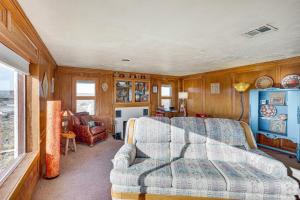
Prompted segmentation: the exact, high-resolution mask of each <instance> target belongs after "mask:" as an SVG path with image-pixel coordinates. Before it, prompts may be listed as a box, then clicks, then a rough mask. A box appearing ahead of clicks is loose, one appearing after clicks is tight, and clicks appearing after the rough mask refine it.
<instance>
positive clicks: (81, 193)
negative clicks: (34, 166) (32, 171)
mask: <svg viewBox="0 0 300 200" xmlns="http://www.w3.org/2000/svg"><path fill="white" fill-rule="evenodd" d="M122 144H123V142H122V141H119V140H114V139H113V138H112V137H110V138H108V139H107V140H106V141H104V142H100V143H97V144H96V145H95V146H94V147H89V146H86V145H83V144H77V152H71V151H69V152H68V155H67V156H63V155H62V157H61V173H60V176H59V177H57V178H55V179H52V180H46V179H40V181H39V182H38V185H37V187H36V190H35V192H34V194H33V199H34V200H65V199H66V200H68V199H70V200H98V199H99V200H109V199H111V195H110V187H111V185H110V181H109V173H110V170H111V169H112V163H111V159H112V158H113V156H114V155H115V153H116V152H117V151H118V149H119V148H120V147H121V146H122Z"/></svg>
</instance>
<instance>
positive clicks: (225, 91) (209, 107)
mask: <svg viewBox="0 0 300 200" xmlns="http://www.w3.org/2000/svg"><path fill="white" fill-rule="evenodd" d="M203 79H204V108H205V113H210V115H213V116H219V117H230V114H231V112H232V101H231V77H230V74H226V75H225V76H224V75H222V74H220V75H219V74H216V75H208V76H205V77H203ZM220 80H222V83H221V84H220V94H211V93H210V87H211V83H219V82H220ZM224 102H226V105H224Z"/></svg>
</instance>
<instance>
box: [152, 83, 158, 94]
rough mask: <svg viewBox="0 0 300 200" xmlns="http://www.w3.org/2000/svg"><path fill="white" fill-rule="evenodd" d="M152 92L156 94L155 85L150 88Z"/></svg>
mask: <svg viewBox="0 0 300 200" xmlns="http://www.w3.org/2000/svg"><path fill="white" fill-rule="evenodd" d="M152 92H153V93H157V85H153V87H152Z"/></svg>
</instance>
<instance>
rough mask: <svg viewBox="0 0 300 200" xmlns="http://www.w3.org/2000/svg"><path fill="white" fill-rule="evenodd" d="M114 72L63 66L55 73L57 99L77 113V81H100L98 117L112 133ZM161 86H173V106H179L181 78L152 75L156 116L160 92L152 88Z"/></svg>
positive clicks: (153, 106)
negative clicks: (104, 85)
mask: <svg viewBox="0 0 300 200" xmlns="http://www.w3.org/2000/svg"><path fill="white" fill-rule="evenodd" d="M113 73H114V72H113V71H109V70H100V69H87V68H78V67H68V66H61V67H58V68H57V70H56V73H55V99H58V100H61V101H62V108H63V109H69V110H71V111H72V112H75V107H76V106H75V82H76V80H83V79H89V78H90V79H95V80H97V81H98V87H97V92H98V96H99V97H97V99H96V115H97V117H99V118H101V119H102V120H103V121H104V122H105V124H106V125H107V128H108V130H109V131H110V132H111V131H112V129H113V127H112V126H113V118H114V109H113V108H114V104H113V102H114V99H113V98H114V78H113ZM104 82H106V83H107V84H108V90H107V91H106V92H103V90H102V89H101V84H102V83H104ZM161 84H171V85H172V86H173V104H174V106H175V107H177V106H178V100H177V99H178V91H179V89H180V78H179V77H175V76H165V75H153V74H150V85H151V89H150V90H151V93H150V110H151V111H150V112H151V114H153V115H154V114H155V111H156V109H157V106H158V105H159V101H160V97H159V92H158V93H153V92H152V86H153V85H157V86H158V88H159V87H160V86H161Z"/></svg>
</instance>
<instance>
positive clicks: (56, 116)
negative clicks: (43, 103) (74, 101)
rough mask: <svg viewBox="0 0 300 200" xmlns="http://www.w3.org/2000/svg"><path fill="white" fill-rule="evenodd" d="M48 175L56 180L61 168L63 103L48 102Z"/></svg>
mask: <svg viewBox="0 0 300 200" xmlns="http://www.w3.org/2000/svg"><path fill="white" fill-rule="evenodd" d="M46 123H47V125H46V174H45V178H55V177H57V176H58V175H59V168H60V134H61V101H47V122H46Z"/></svg>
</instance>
